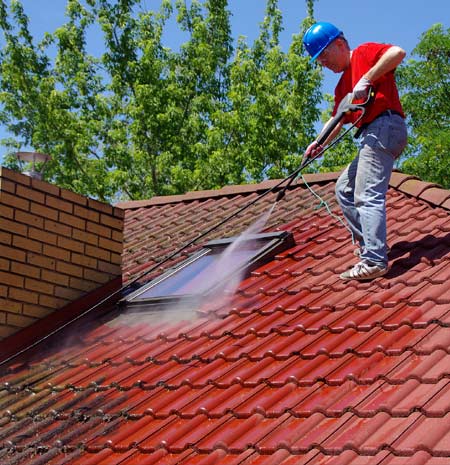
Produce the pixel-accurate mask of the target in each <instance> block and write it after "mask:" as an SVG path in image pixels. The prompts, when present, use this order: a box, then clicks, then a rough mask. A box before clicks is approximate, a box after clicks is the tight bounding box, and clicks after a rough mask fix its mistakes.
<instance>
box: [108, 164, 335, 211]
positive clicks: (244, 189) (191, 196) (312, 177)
mask: <svg viewBox="0 0 450 465" xmlns="http://www.w3.org/2000/svg"><path fill="white" fill-rule="evenodd" d="M339 174H340V173H339V172H330V173H309V174H304V175H303V177H304V178H305V181H306V182H307V183H325V182H329V181H334V180H336V179H337V178H338V176H339ZM281 181H282V179H267V180H265V181H262V182H260V183H257V184H237V185H229V186H224V187H222V188H220V189H210V190H200V191H189V192H186V193H185V194H176V195H163V196H155V197H152V198H151V199H148V200H131V201H127V202H118V203H117V204H115V205H114V206H115V207H118V208H123V209H125V210H129V209H136V208H142V207H150V206H156V205H167V204H169V203H178V202H189V201H193V200H201V199H210V198H217V197H227V196H233V195H239V194H251V193H254V192H259V191H266V190H268V189H273V188H274V187H275V186H277V184H279V183H280V182H281ZM303 184H305V182H304V181H303V179H297V180H296V181H294V182H293V183H292V186H299V185H303ZM281 188H282V186H280V189H281Z"/></svg>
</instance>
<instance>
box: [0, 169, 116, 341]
mask: <svg viewBox="0 0 450 465" xmlns="http://www.w3.org/2000/svg"><path fill="white" fill-rule="evenodd" d="M122 231H123V210H121V209H119V208H115V207H112V206H110V205H107V204H105V203H101V202H98V201H96V200H93V199H89V198H86V197H83V196H81V195H78V194H74V193H73V192H70V191H68V190H65V189H61V188H59V187H57V186H54V185H51V184H48V183H46V182H43V181H39V180H37V179H32V178H30V177H29V176H25V175H23V174H20V173H16V172H14V171H11V170H8V169H6V168H1V167H0V340H1V339H3V338H5V337H6V336H9V335H10V334H12V333H14V332H16V331H18V330H19V329H21V328H24V327H26V326H29V325H30V324H32V323H33V322H35V321H36V320H37V319H41V318H43V317H44V316H46V315H48V314H49V313H51V312H53V311H55V310H57V309H59V308H62V307H64V306H65V305H66V304H68V303H70V302H73V301H74V300H76V299H78V298H79V297H81V296H82V295H84V294H86V293H87V292H89V291H92V290H93V289H95V288H98V287H100V286H101V285H103V284H105V283H106V282H109V281H110V280H112V279H114V278H116V277H118V276H120V275H121V253H122V242H123V240H122V239H123V237H122V234H123V232H122Z"/></svg>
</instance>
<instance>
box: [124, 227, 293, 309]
mask: <svg viewBox="0 0 450 465" xmlns="http://www.w3.org/2000/svg"><path fill="white" fill-rule="evenodd" d="M292 245H293V239H292V235H291V234H290V233H287V232H286V231H282V232H276V233H266V234H256V235H251V236H249V237H246V238H245V240H241V241H237V240H236V238H229V239H221V240H216V241H211V242H209V243H207V244H206V245H205V246H204V247H203V248H202V249H201V250H200V251H198V252H197V253H195V254H194V255H193V256H191V257H190V258H189V259H187V260H185V261H184V262H183V263H181V264H180V265H178V266H177V267H176V268H174V269H171V270H169V271H167V272H166V273H164V274H162V275H161V276H160V277H158V278H156V279H155V280H153V281H151V282H150V283H148V284H146V285H144V286H142V287H141V288H140V289H138V290H136V291H135V292H133V293H132V294H131V295H129V296H128V297H127V299H126V300H127V301H128V302H129V303H131V304H133V303H139V304H142V303H143V302H152V301H154V300H155V299H168V298H169V299H170V298H173V299H177V298H181V297H184V296H187V297H189V296H198V295H206V294H207V293H208V292H210V291H211V290H212V289H215V288H217V287H218V286H222V287H223V285H224V284H226V283H227V282H228V281H229V280H230V278H231V277H232V276H233V275H236V274H237V273H239V272H241V273H242V272H250V271H251V269H254V268H255V266H260V265H262V264H263V263H265V262H267V261H268V260H270V259H271V258H272V257H273V256H274V255H275V254H276V253H280V252H281V251H282V250H284V249H286V248H288V247H291V246H292Z"/></svg>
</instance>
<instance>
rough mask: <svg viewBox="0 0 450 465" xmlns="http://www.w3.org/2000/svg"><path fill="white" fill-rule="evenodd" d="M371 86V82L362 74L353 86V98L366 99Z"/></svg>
mask: <svg viewBox="0 0 450 465" xmlns="http://www.w3.org/2000/svg"><path fill="white" fill-rule="evenodd" d="M371 87H372V83H371V82H370V81H369V79H367V78H366V77H365V76H363V77H362V78H361V79H360V80H359V81H358V82H357V83H356V85H355V87H354V88H353V91H352V94H353V99H354V100H363V99H364V100H366V99H367V97H368V96H369V90H370V88H371Z"/></svg>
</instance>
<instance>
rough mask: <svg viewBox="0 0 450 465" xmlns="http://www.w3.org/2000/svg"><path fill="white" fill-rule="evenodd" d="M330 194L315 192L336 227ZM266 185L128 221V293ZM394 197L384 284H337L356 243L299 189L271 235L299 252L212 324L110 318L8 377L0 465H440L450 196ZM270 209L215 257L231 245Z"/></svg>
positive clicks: (318, 179)
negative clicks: (280, 233) (281, 234)
mask: <svg viewBox="0 0 450 465" xmlns="http://www.w3.org/2000/svg"><path fill="white" fill-rule="evenodd" d="M335 179H336V177H335V175H326V176H321V175H316V176H311V177H309V178H308V182H309V184H310V185H311V186H312V187H313V188H314V189H315V190H316V191H317V192H318V193H319V194H320V196H321V197H322V198H324V199H325V200H326V201H328V202H329V203H330V206H331V208H332V209H333V211H334V212H335V213H338V210H337V208H336V204H335V203H334V194H333V191H334V181H335ZM269 184H270V183H266V184H264V185H263V186H241V187H240V186H237V187H236V188H228V189H223V190H221V191H211V192H199V193H192V194H188V195H186V196H177V197H169V198H160V199H158V198H156V199H152V200H150V201H148V202H137V203H130V204H126V205H123V207H126V231H125V238H126V243H125V256H124V262H125V267H124V277H125V278H126V279H128V280H130V279H133V278H135V277H136V276H138V275H140V274H141V273H142V272H144V271H145V270H146V269H147V270H148V269H150V267H151V266H153V265H154V264H155V263H157V262H158V261H160V260H161V259H162V258H163V257H165V256H166V255H168V254H169V253H170V252H172V251H173V250H174V248H175V247H178V246H180V245H182V244H183V243H185V242H187V241H188V240H189V239H190V238H192V237H195V236H196V235H198V234H199V233H200V232H201V231H202V230H205V229H206V228H207V227H208V226H210V225H212V224H214V223H217V222H218V221H219V220H220V219H221V218H223V217H224V216H226V215H229V214H231V212H232V211H233V210H234V209H237V208H238V207H239V206H240V205H243V204H244V203H246V202H248V201H249V200H251V199H252V198H254V196H256V195H257V192H258V189H261V190H264V188H265V187H267V186H268V185H269ZM391 185H392V189H391V190H390V191H389V195H388V240H389V244H390V246H391V248H392V252H391V256H390V260H391V265H392V268H391V270H390V271H389V273H388V275H387V276H385V277H383V278H380V279H377V280H375V281H373V282H371V283H359V282H342V281H340V280H339V278H338V274H339V273H340V272H342V271H343V270H344V269H346V268H347V266H348V265H349V264H351V263H352V261H354V260H355V257H354V256H353V253H352V252H353V246H352V244H351V241H350V238H349V235H348V233H347V230H346V229H345V228H344V226H343V225H342V224H341V223H340V222H339V221H337V220H336V219H334V218H332V217H331V216H330V215H329V214H328V213H327V211H326V210H325V209H324V208H322V206H321V205H320V202H319V201H318V200H317V199H316V198H314V197H313V196H312V195H311V193H310V192H309V191H308V190H307V189H306V187H305V185H304V184H303V183H301V182H300V183H299V184H297V185H296V186H295V188H294V189H293V190H292V191H290V192H288V193H287V195H286V198H285V199H284V200H283V201H281V202H280V204H279V205H277V207H276V209H275V210H274V212H273V214H272V216H271V218H270V219H269V221H268V223H267V225H266V228H267V230H268V231H276V230H285V231H290V232H292V234H293V237H294V240H295V244H294V245H293V246H292V247H290V248H289V249H288V250H286V251H284V252H281V253H279V254H278V255H276V257H275V258H274V259H273V260H271V261H270V262H268V263H266V264H265V265H263V266H261V267H259V268H257V269H255V270H254V271H253V272H252V273H251V275H250V276H249V277H248V278H246V279H245V280H243V281H242V282H241V283H240V284H239V287H238V290H237V292H236V294H235V296H234V297H233V298H232V300H231V301H230V302H228V303H227V304H226V305H225V306H222V307H220V308H219V309H216V311H215V312H214V313H213V314H208V313H207V311H206V312H205V313H202V314H201V316H200V317H198V318H196V319H183V317H181V318H179V319H177V320H174V319H170V318H166V319H165V318H162V317H160V316H155V315H142V314H140V315H136V314H126V313H125V314H124V313H120V312H118V311H117V309H112V311H111V313H109V314H107V315H106V316H103V317H102V319H101V320H97V322H96V324H95V325H93V324H92V323H90V324H85V325H82V326H79V327H78V328H77V330H76V331H73V332H72V334H71V335H68V336H67V337H65V338H64V344H61V343H59V344H56V345H54V346H53V347H47V350H45V351H43V350H39V351H37V352H35V353H34V354H32V355H30V356H28V357H27V358H26V359H21V360H16V361H14V362H11V363H10V364H9V365H8V367H7V370H6V371H5V372H4V374H3V376H2V378H1V380H0V389H1V390H0V406H1V408H0V411H1V412H2V413H1V414H0V415H1V417H0V421H1V426H0V444H1V447H0V461H1V463H2V464H5V465H7V464H11V465H12V464H16V463H21V464H22V463H23V464H27V465H31V464H34V465H37V464H38V463H46V464H51V465H55V464H71V465H88V464H96V465H106V464H121V465H132V464H140V465H142V464H147V465H149V464H155V465H162V464H164V465H169V464H173V465H174V464H177V465H188V464H189V465H191V464H192V465H194V464H195V465H200V464H201V465H207V464H210V465H212V464H221V465H222V464H223V465H269V464H270V465H275V464H282V465H294V464H295V465H300V464H311V465H312V464H314V465H316V464H327V465H344V464H350V463H354V464H357V465H364V464H370V465H372V464H379V465H388V464H391V465H394V464H395V465H403V464H404V465H406V464H408V465H410V464H425V463H427V464H431V465H444V464H447V463H448V461H449V457H450V395H449V394H450V354H449V346H450V328H449V324H450V284H449V278H450V215H449V209H450V192H449V191H446V190H443V189H440V188H439V187H438V186H433V185H430V184H427V183H423V182H420V181H418V180H417V179H414V178H409V177H406V176H404V175H401V174H398V173H394V175H393V178H392V180H391ZM272 201H273V197H272V198H270V197H269V198H267V199H265V200H264V201H263V202H261V204H257V206H256V208H255V209H253V210H252V211H248V212H246V213H245V214H243V215H242V216H241V217H240V218H236V219H234V220H233V221H232V222H230V223H228V224H226V225H225V226H224V227H223V228H222V230H220V231H217V235H216V237H210V238H208V240H210V239H214V238H216V239H217V238H220V237H230V236H234V235H236V234H238V233H239V232H241V231H242V230H243V229H244V228H245V227H246V225H249V224H251V223H252V222H253V221H254V219H255V218H256V217H257V216H259V215H260V214H262V213H263V212H264V211H266V210H267V208H269V207H270V205H271V202H272ZM194 249H195V247H193V248H192V250H189V251H186V252H185V254H184V256H183V257H180V258H178V259H175V260H173V261H172V263H171V264H169V265H170V266H172V265H173V264H174V263H175V262H177V261H179V260H182V259H184V258H185V257H186V255H188V254H189V253H192V252H193V251H194ZM163 271H164V270H158V273H161V272H163ZM153 274H156V272H155V273H153ZM145 279H150V276H146V277H145ZM60 341H61V339H60ZM60 341H59V342H60Z"/></svg>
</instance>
